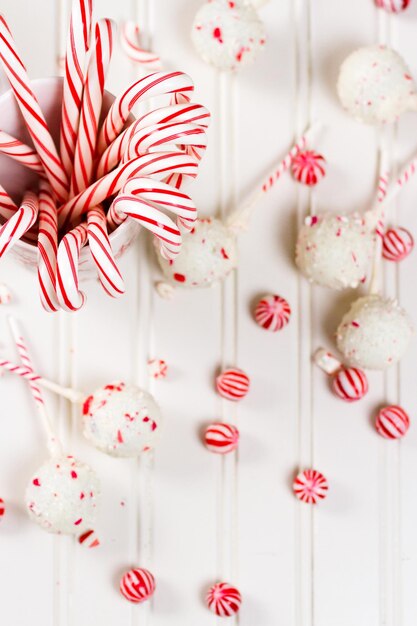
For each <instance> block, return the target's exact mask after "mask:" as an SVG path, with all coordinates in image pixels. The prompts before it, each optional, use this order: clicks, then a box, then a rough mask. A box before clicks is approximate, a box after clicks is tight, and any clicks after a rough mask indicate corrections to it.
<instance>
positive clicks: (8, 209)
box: [0, 185, 18, 220]
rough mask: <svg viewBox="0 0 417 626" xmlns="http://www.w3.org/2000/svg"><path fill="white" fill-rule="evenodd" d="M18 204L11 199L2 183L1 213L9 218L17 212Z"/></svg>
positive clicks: (0, 192)
mask: <svg viewBox="0 0 417 626" xmlns="http://www.w3.org/2000/svg"><path fill="white" fill-rule="evenodd" d="M17 209H18V206H17V205H16V203H15V202H14V201H13V200H12V199H11V197H10V196H9V194H8V193H7V191H6V190H5V189H4V187H2V186H1V185H0V215H1V216H2V217H3V218H4V219H6V220H8V219H9V218H10V217H12V215H14V214H15V213H16V211H17Z"/></svg>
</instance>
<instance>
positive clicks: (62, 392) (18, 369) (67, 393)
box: [0, 359, 86, 403]
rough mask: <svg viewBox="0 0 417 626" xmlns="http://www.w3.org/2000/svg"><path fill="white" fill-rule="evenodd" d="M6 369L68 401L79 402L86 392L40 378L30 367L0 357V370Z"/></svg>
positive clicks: (82, 399) (83, 398)
mask: <svg viewBox="0 0 417 626" xmlns="http://www.w3.org/2000/svg"><path fill="white" fill-rule="evenodd" d="M1 369H3V370H6V371H8V372H10V373H11V374H15V375H16V376H20V377H21V378H24V379H25V380H29V381H33V382H36V383H37V384H38V385H40V387H42V388H43V389H47V390H48V391H52V393H56V394H57V395H59V396H62V397H63V398H66V399H67V400H69V401H70V402H74V403H81V402H83V401H84V400H85V398H86V394H85V393H82V392H81V391H75V390H74V389H71V388H70V387H62V386H61V385H58V384H57V383H54V382H52V381H50V380H47V379H45V378H42V376H39V374H36V373H35V372H34V371H33V370H32V369H30V368H28V367H25V366H23V365H17V364H16V363H13V362H12V361H8V360H6V359H0V370H1Z"/></svg>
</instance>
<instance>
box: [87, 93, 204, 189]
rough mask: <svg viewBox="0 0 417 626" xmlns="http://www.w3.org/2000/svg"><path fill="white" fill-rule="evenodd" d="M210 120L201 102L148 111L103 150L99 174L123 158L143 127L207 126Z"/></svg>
mask: <svg viewBox="0 0 417 626" xmlns="http://www.w3.org/2000/svg"><path fill="white" fill-rule="evenodd" d="M209 121H210V113H209V111H208V110H207V109H206V107H203V106H202V105H201V104H193V103H189V102H187V103H184V104H176V105H171V106H167V107H161V108H159V109H155V110H153V111H150V112H149V113H146V114H145V115H143V116H142V117H141V118H139V119H138V120H136V122H134V123H133V124H132V125H131V126H129V127H128V128H126V130H124V131H123V132H121V133H120V135H118V136H117V137H116V139H115V140H114V141H113V142H112V143H111V144H110V145H109V146H108V148H106V150H105V151H104V152H103V154H102V156H101V158H100V161H99V163H98V166H97V176H98V177H99V178H100V177H101V176H104V175H105V174H107V173H108V172H110V171H111V170H112V169H113V168H114V167H116V166H117V165H118V164H119V163H120V161H121V160H122V158H123V155H124V154H125V152H126V149H127V147H128V145H129V142H130V140H131V139H132V137H133V135H134V134H135V133H136V132H137V131H139V130H141V129H142V128H145V127H148V126H152V125H153V124H171V123H180V122H182V123H190V124H198V125H199V126H203V127H205V128H206V127H207V126H208V124H209Z"/></svg>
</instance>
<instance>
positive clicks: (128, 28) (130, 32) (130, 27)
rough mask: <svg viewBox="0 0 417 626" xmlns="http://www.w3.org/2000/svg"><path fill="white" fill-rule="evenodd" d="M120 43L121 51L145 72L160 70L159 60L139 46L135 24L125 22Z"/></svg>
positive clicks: (138, 33)
mask: <svg viewBox="0 0 417 626" xmlns="http://www.w3.org/2000/svg"><path fill="white" fill-rule="evenodd" d="M120 41H121V44H122V49H123V50H124V52H125V53H126V55H127V56H128V58H129V59H130V60H131V61H133V62H134V63H138V64H139V65H142V66H143V68H144V69H146V70H154V71H155V70H160V69H161V68H162V62H161V58H160V57H159V56H158V55H157V54H154V53H153V52H149V51H148V50H145V49H144V48H143V47H142V46H141V43H140V28H139V26H138V25H137V24H135V22H132V21H127V22H125V23H124V24H123V27H122V31H121V36H120Z"/></svg>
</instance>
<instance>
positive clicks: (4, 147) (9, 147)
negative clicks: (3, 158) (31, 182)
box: [0, 130, 45, 174]
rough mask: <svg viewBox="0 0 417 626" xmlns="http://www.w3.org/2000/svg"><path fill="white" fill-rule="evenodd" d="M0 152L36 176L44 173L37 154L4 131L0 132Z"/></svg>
mask: <svg viewBox="0 0 417 626" xmlns="http://www.w3.org/2000/svg"><path fill="white" fill-rule="evenodd" d="M0 152H2V153H3V154H6V155H7V156H8V157H10V158H11V159H14V160H15V161H17V162H18V163H20V164H21V165H24V166H25V167H28V168H29V169H31V170H33V171H34V172H36V173H37V174H44V173H45V172H44V169H43V165H42V163H41V160H40V158H39V156H38V154H37V152H35V151H34V150H32V148H31V147H30V146H27V145H26V144H24V143H22V142H21V141H19V139H15V137H12V136H11V135H9V134H8V133H6V132H4V130H0Z"/></svg>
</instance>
